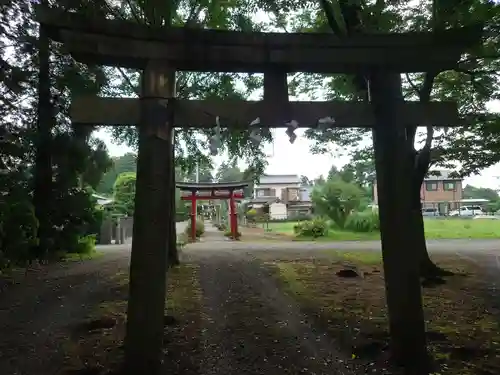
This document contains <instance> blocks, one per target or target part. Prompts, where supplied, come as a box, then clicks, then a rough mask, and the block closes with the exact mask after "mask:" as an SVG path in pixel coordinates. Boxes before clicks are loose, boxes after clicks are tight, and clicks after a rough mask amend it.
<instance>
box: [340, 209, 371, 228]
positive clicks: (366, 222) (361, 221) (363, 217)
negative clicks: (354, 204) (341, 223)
mask: <svg viewBox="0 0 500 375" xmlns="http://www.w3.org/2000/svg"><path fill="white" fill-rule="evenodd" d="M345 228H346V229H348V230H350V231H353V232H366V233H367V232H374V231H378V230H380V222H379V218H378V214H377V212H374V211H372V210H369V211H365V212H353V213H352V214H350V215H349V217H348V218H347V222H346V225H345Z"/></svg>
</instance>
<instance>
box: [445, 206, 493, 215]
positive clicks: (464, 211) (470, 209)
mask: <svg viewBox="0 0 500 375" xmlns="http://www.w3.org/2000/svg"><path fill="white" fill-rule="evenodd" d="M476 215H486V212H484V211H483V209H482V208H481V206H462V207H460V209H459V210H453V211H450V216H476Z"/></svg>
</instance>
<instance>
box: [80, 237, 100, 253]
mask: <svg viewBox="0 0 500 375" xmlns="http://www.w3.org/2000/svg"><path fill="white" fill-rule="evenodd" d="M95 243H96V235H95V234H89V235H86V236H83V237H80V238H79V239H78V245H76V248H75V253H76V254H80V255H88V254H92V253H93V252H94V251H95Z"/></svg>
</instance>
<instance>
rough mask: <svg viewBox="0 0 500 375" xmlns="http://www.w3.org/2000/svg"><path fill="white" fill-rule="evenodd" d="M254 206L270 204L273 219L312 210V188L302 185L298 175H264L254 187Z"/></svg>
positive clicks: (270, 213) (252, 203)
mask: <svg viewBox="0 0 500 375" xmlns="http://www.w3.org/2000/svg"><path fill="white" fill-rule="evenodd" d="M250 204H251V206H252V207H253V208H256V209H259V208H262V207H263V206H264V205H265V204H268V205H269V215H270V217H271V218H272V219H278V220H279V219H286V218H287V217H290V216H298V215H301V214H308V213H310V212H311V199H310V188H309V187H301V184H300V178H299V176H298V175H285V174H283V175H263V176H262V177H261V178H260V181H259V183H258V184H257V185H255V187H254V196H253V199H252V200H251V202H250Z"/></svg>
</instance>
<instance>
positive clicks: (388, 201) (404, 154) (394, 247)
mask: <svg viewBox="0 0 500 375" xmlns="http://www.w3.org/2000/svg"><path fill="white" fill-rule="evenodd" d="M370 90H371V97H372V107H373V110H374V115H375V118H376V126H375V128H374V130H373V135H374V148H375V163H376V171H377V181H378V197H379V214H380V229H381V239H382V255H383V259H384V274H385V286H386V298H387V308H388V312H389V329H390V334H391V353H392V356H393V359H394V361H395V362H396V363H397V364H399V365H401V366H403V367H404V368H405V369H406V370H408V372H414V371H415V370H417V372H416V373H418V374H419V375H420V374H425V373H426V371H427V368H428V366H427V365H428V356H427V350H426V339H425V324H424V314H423V307H422V295H421V285H420V277H419V269H418V257H417V253H416V248H415V243H414V241H413V238H412V235H413V233H414V231H412V229H411V226H412V224H413V223H412V219H411V211H412V206H411V182H412V163H411V161H412V158H411V154H410V153H409V152H408V147H407V138H406V132H405V129H404V128H403V127H401V126H400V125H401V124H400V121H401V120H402V119H400V118H398V117H397V116H396V112H397V111H396V106H397V105H398V104H399V103H400V102H402V101H403V96H402V89H401V77H400V75H399V74H395V73H385V72H375V73H372V76H371V77H370Z"/></svg>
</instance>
